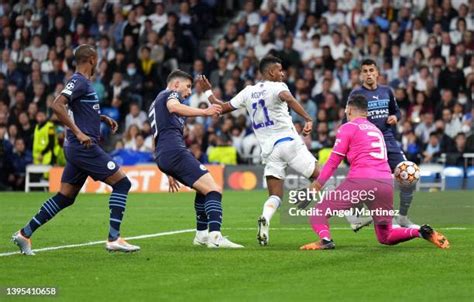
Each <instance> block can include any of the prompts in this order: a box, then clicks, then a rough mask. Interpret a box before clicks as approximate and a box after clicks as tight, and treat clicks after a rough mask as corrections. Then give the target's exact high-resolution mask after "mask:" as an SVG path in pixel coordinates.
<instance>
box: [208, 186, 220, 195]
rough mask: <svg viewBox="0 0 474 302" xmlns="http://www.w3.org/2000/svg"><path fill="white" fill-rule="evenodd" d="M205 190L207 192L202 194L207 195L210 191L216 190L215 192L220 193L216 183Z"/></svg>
mask: <svg viewBox="0 0 474 302" xmlns="http://www.w3.org/2000/svg"><path fill="white" fill-rule="evenodd" d="M206 191H207V192H206V193H205V194H204V195H207V194H209V193H211V192H216V193H219V194H222V189H221V188H220V187H219V186H218V185H217V184H214V185H211V186H209V187H208V188H207V190H206Z"/></svg>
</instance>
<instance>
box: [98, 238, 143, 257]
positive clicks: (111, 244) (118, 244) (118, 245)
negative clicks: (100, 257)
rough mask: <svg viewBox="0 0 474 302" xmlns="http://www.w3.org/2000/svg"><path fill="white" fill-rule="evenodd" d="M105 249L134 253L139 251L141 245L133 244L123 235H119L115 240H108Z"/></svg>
mask: <svg viewBox="0 0 474 302" xmlns="http://www.w3.org/2000/svg"><path fill="white" fill-rule="evenodd" d="M105 249H106V250H107V251H109V252H124V253H132V252H138V251H139V250H140V247H139V246H137V245H132V244H130V243H128V242H127V241H125V240H124V239H123V238H122V237H119V238H117V239H116V240H114V241H107V242H106V243H105Z"/></svg>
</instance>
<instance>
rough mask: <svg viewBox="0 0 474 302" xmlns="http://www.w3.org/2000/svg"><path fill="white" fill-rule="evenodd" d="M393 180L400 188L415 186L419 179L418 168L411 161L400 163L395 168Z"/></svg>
mask: <svg viewBox="0 0 474 302" xmlns="http://www.w3.org/2000/svg"><path fill="white" fill-rule="evenodd" d="M394 175H395V179H396V180H397V181H398V182H399V183H400V185H402V186H412V185H415V184H416V183H417V182H418V180H419V179H420V168H419V167H418V166H417V165H416V164H415V163H414V162H411V161H402V162H401V163H399V164H398V165H397V167H396V168H395V172H394Z"/></svg>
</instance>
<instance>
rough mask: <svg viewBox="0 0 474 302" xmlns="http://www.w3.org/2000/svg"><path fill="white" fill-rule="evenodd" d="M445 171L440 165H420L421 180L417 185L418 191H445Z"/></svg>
mask: <svg viewBox="0 0 474 302" xmlns="http://www.w3.org/2000/svg"><path fill="white" fill-rule="evenodd" d="M443 169H444V166H443V165H440V164H420V180H419V181H418V183H417V184H416V189H417V190H420V189H423V188H427V189H432V188H439V189H440V190H444V189H445V181H444V177H443V176H442V172H443ZM438 177H439V180H438Z"/></svg>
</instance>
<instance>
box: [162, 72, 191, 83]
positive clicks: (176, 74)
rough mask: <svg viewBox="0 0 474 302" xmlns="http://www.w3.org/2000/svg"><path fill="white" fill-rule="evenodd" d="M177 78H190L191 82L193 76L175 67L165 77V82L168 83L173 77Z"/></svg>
mask: <svg viewBox="0 0 474 302" xmlns="http://www.w3.org/2000/svg"><path fill="white" fill-rule="evenodd" d="M177 78H182V79H186V80H190V81H191V83H192V82H193V77H192V76H191V75H190V74H189V73H187V72H184V71H182V70H180V69H176V70H173V71H172V72H171V73H170V74H169V75H168V78H167V79H166V83H169V82H171V81H173V80H174V79H177Z"/></svg>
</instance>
